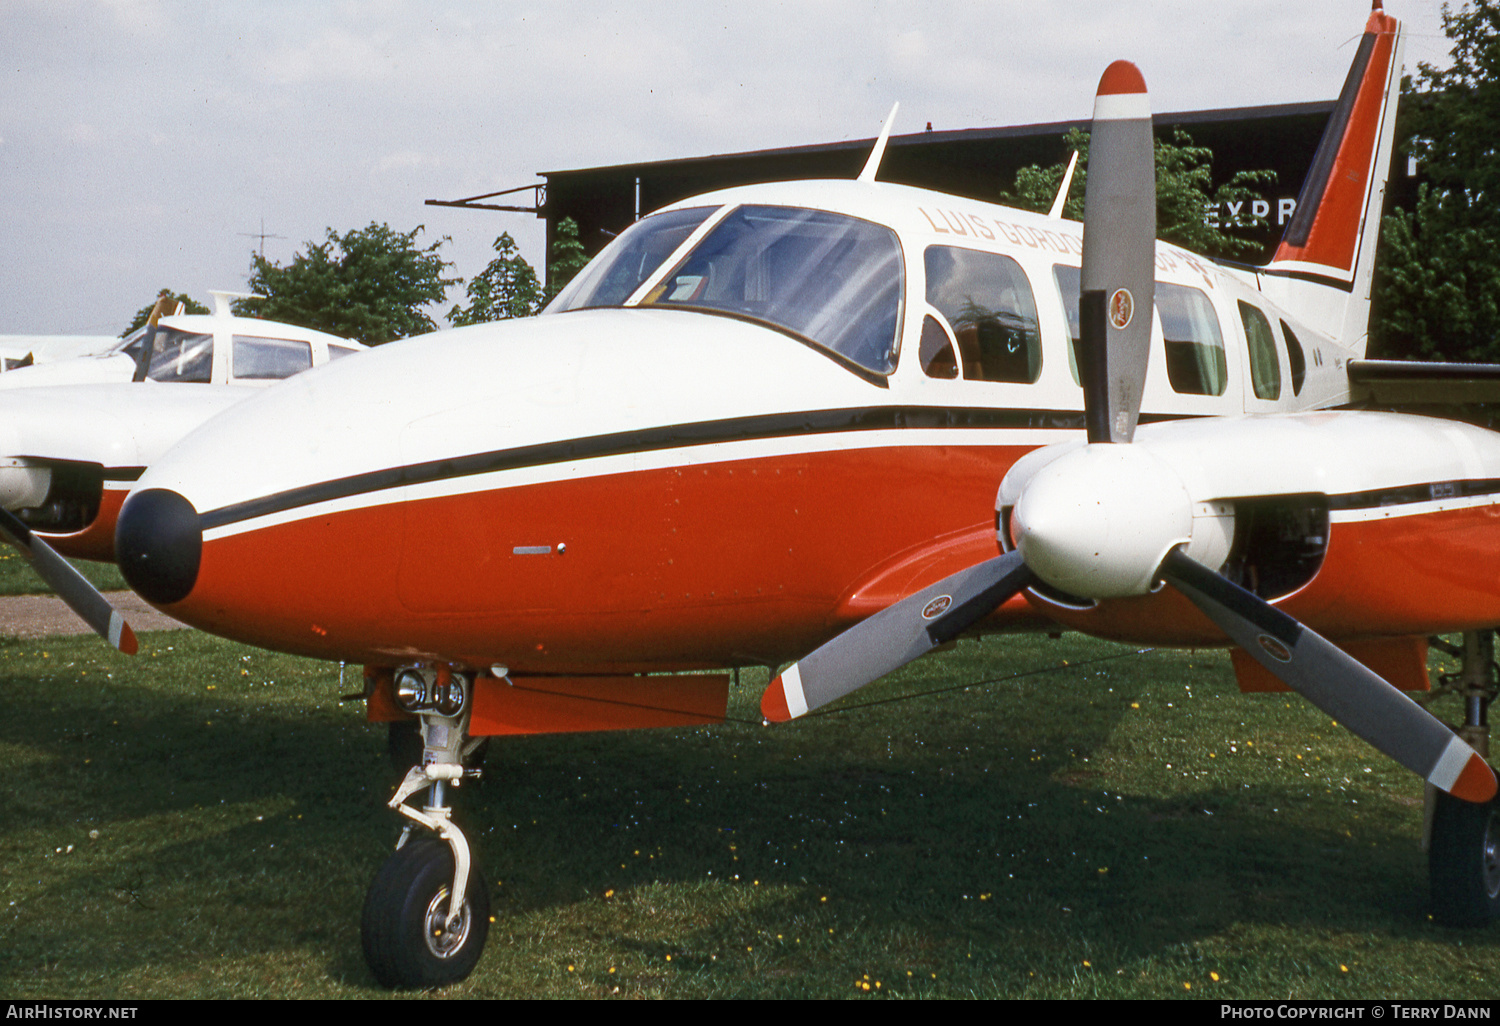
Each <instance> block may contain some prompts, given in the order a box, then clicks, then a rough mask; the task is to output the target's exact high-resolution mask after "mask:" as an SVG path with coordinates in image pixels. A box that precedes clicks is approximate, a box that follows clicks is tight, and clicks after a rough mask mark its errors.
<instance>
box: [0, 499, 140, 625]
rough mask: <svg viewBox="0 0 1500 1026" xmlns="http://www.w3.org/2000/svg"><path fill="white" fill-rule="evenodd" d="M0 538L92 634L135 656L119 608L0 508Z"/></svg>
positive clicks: (50, 548) (25, 527)
mask: <svg viewBox="0 0 1500 1026" xmlns="http://www.w3.org/2000/svg"><path fill="white" fill-rule="evenodd" d="M0 537H3V538H4V540H5V541H7V542H9V543H10V544H12V545H14V546H15V547H16V548H17V549H19V550H20V551H21V555H22V556H24V557H25V558H26V562H28V563H30V564H31V565H32V567H33V568H34V569H35V570H36V572H37V573H38V574H40V575H41V577H42V580H44V581H46V582H47V585H48V587H50V588H51V589H52V590H53V591H55V592H57V595H58V597H59V598H61V599H62V600H63V601H64V602H66V603H67V604H68V606H69V608H71V609H72V610H73V612H75V613H77V614H78V615H79V616H81V617H82V618H83V622H84V623H86V624H88V625H89V626H90V627H92V628H93V629H94V633H95V634H97V635H99V636H100V637H101V638H103V639H104V640H105V641H108V642H109V643H110V644H111V645H113V646H114V647H115V648H117V649H119V650H120V651H121V652H124V653H125V654H126V655H135V652H136V640H135V632H134V631H132V630H131V629H130V624H128V623H126V622H125V617H123V616H121V615H120V611H119V610H117V609H116V608H115V607H114V606H112V605H110V604H109V600H108V599H107V598H105V597H104V596H103V595H101V594H100V593H99V589H97V588H95V587H94V586H93V585H92V584H90V583H89V582H88V579H87V578H86V577H84V576H83V575H82V574H80V573H79V572H78V571H77V570H75V569H73V565H72V564H71V563H69V562H68V561H67V560H66V559H63V558H62V557H61V556H59V555H58V554H57V553H56V552H55V551H53V549H52V546H50V545H48V544H47V543H46V542H44V541H42V539H40V538H38V537H37V536H36V535H34V534H32V533H31V529H30V528H29V527H27V526H26V525H25V524H23V523H22V522H21V521H20V520H18V519H16V517H15V515H14V514H13V513H11V512H10V511H9V510H6V509H0Z"/></svg>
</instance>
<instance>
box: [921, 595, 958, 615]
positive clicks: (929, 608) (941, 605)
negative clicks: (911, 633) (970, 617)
mask: <svg viewBox="0 0 1500 1026" xmlns="http://www.w3.org/2000/svg"><path fill="white" fill-rule="evenodd" d="M951 605H953V596H952V595H939V596H938V597H937V598H935V599H933V600H932V601H931V602H929V603H927V605H926V606H925V607H924V608H923V609H922V619H924V620H935V619H937V618H938V617H939V616H942V615H943V613H944V612H945V611H946V610H947V609H948V607H949V606H951Z"/></svg>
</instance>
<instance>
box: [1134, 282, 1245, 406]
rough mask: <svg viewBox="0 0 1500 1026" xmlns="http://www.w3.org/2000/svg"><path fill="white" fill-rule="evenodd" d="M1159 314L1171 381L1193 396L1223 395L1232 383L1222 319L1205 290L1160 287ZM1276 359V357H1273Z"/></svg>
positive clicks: (1186, 287)
mask: <svg viewBox="0 0 1500 1026" xmlns="http://www.w3.org/2000/svg"><path fill="white" fill-rule="evenodd" d="M1156 310H1157V313H1159V314H1160V315H1161V333H1162V337H1163V339H1164V342H1165V346H1166V357H1167V380H1168V381H1170V382H1171V383H1172V389H1173V391H1176V392H1182V393H1186V394H1189V395H1223V394H1224V388H1225V386H1226V385H1227V384H1228V381H1229V364H1228V360H1227V359H1226V358H1225V356H1224V336H1223V334H1222V333H1221V332H1220V331H1219V316H1218V314H1216V313H1214V305H1213V303H1211V302H1209V299H1208V296H1206V295H1204V293H1203V291H1202V290H1201V289H1195V288H1189V287H1188V286H1186V285H1170V284H1168V283H1166V282H1162V281H1159V282H1157V283H1156ZM1273 359H1274V357H1273Z"/></svg>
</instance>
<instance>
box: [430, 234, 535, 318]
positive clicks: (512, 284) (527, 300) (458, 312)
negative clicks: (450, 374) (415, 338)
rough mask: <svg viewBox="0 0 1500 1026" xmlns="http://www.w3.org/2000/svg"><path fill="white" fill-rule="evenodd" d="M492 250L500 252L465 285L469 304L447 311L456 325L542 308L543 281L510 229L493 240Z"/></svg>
mask: <svg viewBox="0 0 1500 1026" xmlns="http://www.w3.org/2000/svg"><path fill="white" fill-rule="evenodd" d="M495 252H496V253H498V254H499V255H498V256H496V257H495V259H493V260H491V261H490V262H489V265H488V266H487V267H485V269H484V271H483V272H482V273H481V274H480V275H479V276H478V277H476V278H473V279H471V280H470V281H469V284H468V285H467V286H466V287H465V289H464V291H465V292H466V293H467V294H468V297H469V305H468V306H466V307H459V306H454V308H453V309H452V310H450V311H449V312H448V320H449V322H451V323H452V324H453V325H454V326H455V327H462V326H464V325H466V324H482V323H483V322H485V321H503V320H508V319H510V318H512V317H530V316H531V315H532V314H534V313H536V312H537V311H538V310H540V309H541V308H542V303H543V301H544V300H545V299H546V298H547V297H545V296H544V295H543V293H542V284H541V282H539V281H537V277H536V271H535V270H533V269H532V266H531V265H530V264H529V263H527V262H526V258H525V257H523V256H521V253H520V251H519V250H518V249H517V248H516V240H515V239H513V238H511V237H510V232H505V233H503V234H502V235H501V236H500V237H499V238H498V239H496V240H495Z"/></svg>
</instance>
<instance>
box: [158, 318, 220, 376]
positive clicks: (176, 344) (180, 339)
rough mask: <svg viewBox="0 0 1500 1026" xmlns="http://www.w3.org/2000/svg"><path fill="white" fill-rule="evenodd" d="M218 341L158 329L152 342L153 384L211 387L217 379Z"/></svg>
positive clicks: (205, 336) (181, 332)
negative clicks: (168, 382)
mask: <svg viewBox="0 0 1500 1026" xmlns="http://www.w3.org/2000/svg"><path fill="white" fill-rule="evenodd" d="M213 370H214V337H213V336H212V335H198V334H193V333H191V332H187V331H177V330H176V329H174V328H157V329H156V334H155V336H154V337H153V338H152V339H151V363H150V366H149V367H148V369H147V371H146V377H148V378H150V379H151V380H152V381H171V382H179V381H181V382H192V383H196V384H207V383H208V382H209V381H211V380H212V379H213Z"/></svg>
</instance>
